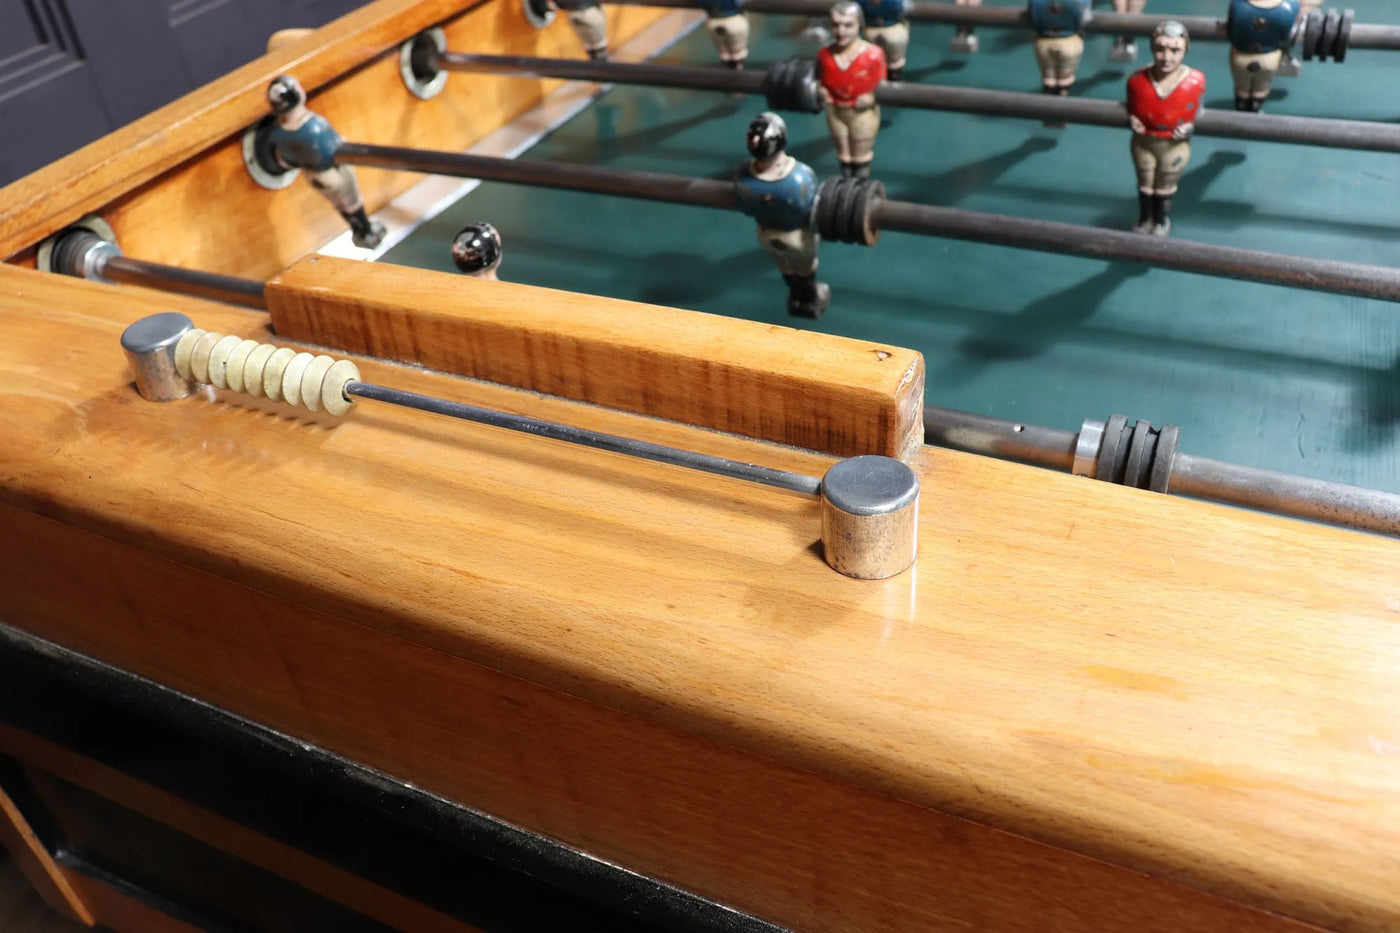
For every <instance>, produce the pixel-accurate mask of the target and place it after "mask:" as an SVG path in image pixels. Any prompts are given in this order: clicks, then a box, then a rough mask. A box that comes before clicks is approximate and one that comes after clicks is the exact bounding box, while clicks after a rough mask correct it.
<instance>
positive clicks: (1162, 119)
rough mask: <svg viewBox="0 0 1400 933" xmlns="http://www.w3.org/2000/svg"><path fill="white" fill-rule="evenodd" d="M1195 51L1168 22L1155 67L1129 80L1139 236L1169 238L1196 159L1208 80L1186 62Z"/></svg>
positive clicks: (1159, 31)
mask: <svg viewBox="0 0 1400 933" xmlns="http://www.w3.org/2000/svg"><path fill="white" fill-rule="evenodd" d="M1190 47H1191V37H1190V35H1188V34H1187V32H1186V27H1185V26H1183V25H1181V23H1178V22H1177V21H1176V20H1174V19H1169V20H1166V21H1164V22H1163V23H1162V24H1161V25H1159V26H1158V27H1157V28H1156V29H1155V30H1154V31H1153V33H1152V64H1151V65H1148V66H1147V67H1146V68H1144V69H1142V70H1141V71H1137V72H1134V73H1133V75H1132V77H1130V78H1128V126H1130V127H1131V128H1132V130H1133V144H1132V152H1133V164H1135V165H1136V166H1137V176H1138V220H1137V223H1136V224H1134V225H1133V230H1135V231H1137V232H1138V233H1150V234H1152V235H1153V236H1167V235H1168V234H1169V233H1170V232H1171V229H1172V222H1171V217H1170V216H1169V214H1170V212H1171V206H1172V195H1174V194H1176V186H1177V182H1178V181H1179V180H1180V179H1181V173H1182V172H1183V171H1185V170H1186V163H1187V162H1189V161H1190V159H1191V143H1190V139H1191V133H1192V131H1193V130H1195V128H1196V118H1197V117H1198V116H1200V114H1201V97H1202V95H1204V94H1205V90H1206V77H1205V75H1203V74H1201V73H1200V72H1199V71H1197V70H1196V69H1194V68H1188V67H1187V66H1186V65H1185V64H1184V63H1183V61H1182V60H1183V59H1184V58H1185V57H1186V50H1187V49H1188V48H1190Z"/></svg>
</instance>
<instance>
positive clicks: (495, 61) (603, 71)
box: [434, 52, 764, 94]
mask: <svg viewBox="0 0 1400 933" xmlns="http://www.w3.org/2000/svg"><path fill="white" fill-rule="evenodd" d="M434 61H435V62H436V64H437V66H438V67H439V68H441V69H443V70H444V71H459V72H468V73H471V74H498V75H521V76H528V77H536V78H563V79H564V80H566V81H600V82H608V83H612V84H646V85H650V86H652V87H676V88H685V89H687V90H697V91H724V92H726V93H729V94H761V93H762V92H763V80H764V74H763V72H762V71H731V70H729V69H728V68H723V69H721V68H696V67H694V66H690V65H659V64H656V63H655V62H638V63H636V64H633V63H629V62H613V61H593V60H592V59H582V58H536V57H533V56H529V55H476V54H471V53H466V52H443V53H441V54H439V55H436V56H435V57H434Z"/></svg>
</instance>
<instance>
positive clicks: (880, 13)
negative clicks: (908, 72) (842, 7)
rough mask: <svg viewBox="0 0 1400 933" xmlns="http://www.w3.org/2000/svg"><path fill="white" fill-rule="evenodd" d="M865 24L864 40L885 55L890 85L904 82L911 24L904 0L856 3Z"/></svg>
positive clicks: (878, 0)
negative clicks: (878, 48) (867, 40)
mask: <svg viewBox="0 0 1400 933" xmlns="http://www.w3.org/2000/svg"><path fill="white" fill-rule="evenodd" d="M857 2H858V3H859V4H860V12H861V16H862V18H863V19H864V20H865V38H867V39H869V40H870V41H871V42H873V43H875V44H876V45H878V46H879V47H880V51H882V52H884V53H885V69H886V74H887V76H888V77H889V79H890V80H891V81H902V80H904V63H905V61H906V59H907V56H908V52H909V21H908V20H906V19H905V18H904V15H905V7H906V4H905V0H857Z"/></svg>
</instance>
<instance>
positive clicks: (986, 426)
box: [924, 405, 1400, 536]
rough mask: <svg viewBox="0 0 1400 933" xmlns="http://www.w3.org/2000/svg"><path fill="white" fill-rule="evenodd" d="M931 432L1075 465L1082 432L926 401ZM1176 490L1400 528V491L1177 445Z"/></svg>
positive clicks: (977, 449)
mask: <svg viewBox="0 0 1400 933" xmlns="http://www.w3.org/2000/svg"><path fill="white" fill-rule="evenodd" d="M924 439H925V441H927V442H928V443H930V444H937V445H939V446H942V447H951V448H953V449H955V450H965V451H968V452H969V453H976V454H984V455H987V456H992V457H1000V458H1002V459H1006V460H1016V461H1018V462H1021V463H1030V464H1034V465H1036V466H1041V467H1046V468H1047V469H1052V470H1061V471H1064V472H1068V471H1069V470H1070V468H1071V466H1072V465H1073V461H1074V449H1075V446H1076V444H1077V443H1078V440H1079V435H1078V434H1076V433H1075V432H1072V431H1062V430H1059V429H1057V428H1046V427H1040V426H1037V425H1028V424H1023V423H1022V422H1019V421H1008V420H1006V419H1004V418H992V417H989V416H986V415H973V414H969V413H967V412H962V411H954V410H953V409H949V408H939V407H936V406H933V405H926V406H924ZM1169 491H1170V492H1171V494H1172V495H1177V496H1186V497H1189V498H1193V499H1205V500H1208V501H1210V502H1220V503H1223V504H1226V505H1236V506H1242V507H1245V508H1250V509H1256V510H1258V511H1261V512H1272V513H1274V514H1276V515H1286V516H1289V517H1290V518H1302V519H1307V520H1308V521H1316V522H1323V523H1326V524H1330V525H1340V526H1343V527H1346V528H1357V529H1361V530H1364V531H1374V532H1378V533H1380V534H1385V535H1392V536H1400V496H1397V495H1395V494H1393V493H1388V492H1382V491H1380V490H1376V489H1363V488H1361V487H1359V486H1350V485H1347V484H1346V483H1332V482H1328V481H1326V480H1320V479H1311V478H1309V477H1306V476H1296V475H1294V474H1291V473H1278V472H1275V471H1273V470H1264V469H1260V468H1258V467H1250V466H1242V465H1240V464H1236V463H1226V462H1224V461H1221V460H1212V459H1210V458H1208V457H1196V456H1192V455H1191V454H1186V453H1181V452H1177V454H1176V456H1175V458H1174V459H1173V461H1172V470H1171V480H1170V483H1169Z"/></svg>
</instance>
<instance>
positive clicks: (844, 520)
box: [821, 456, 919, 580]
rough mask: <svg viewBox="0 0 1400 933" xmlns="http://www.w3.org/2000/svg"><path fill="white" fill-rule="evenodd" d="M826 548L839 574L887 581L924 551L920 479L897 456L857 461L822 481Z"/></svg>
mask: <svg viewBox="0 0 1400 933" xmlns="http://www.w3.org/2000/svg"><path fill="white" fill-rule="evenodd" d="M821 491H822V506H821V508H822V547H823V551H824V553H825V557H826V562H827V564H829V565H830V566H831V568H832V569H833V570H836V571H837V572H838V573H843V574H845V575H846V576H848V577H856V578H857V579H861V580H883V579H884V578H886V577H892V576H894V575H895V574H897V573H900V572H902V571H904V570H906V569H908V568H909V566H910V565H912V564H913V563H914V558H915V557H916V556H917V554H918V546H919V478H918V477H917V476H916V475H915V474H914V471H913V470H912V469H910V468H909V465H908V464H906V463H904V462H903V461H901V460H896V459H894V458H893V457H880V456H862V457H851V458H849V459H846V460H842V461H841V462H840V463H838V464H836V465H835V466H833V467H832V468H831V469H829V470H827V471H826V475H825V476H824V477H822V490H821Z"/></svg>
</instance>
